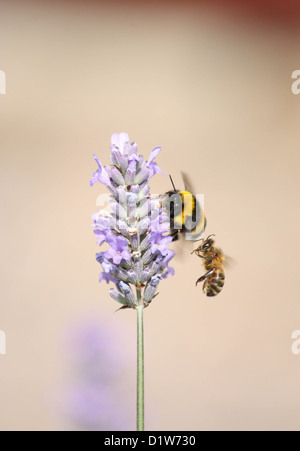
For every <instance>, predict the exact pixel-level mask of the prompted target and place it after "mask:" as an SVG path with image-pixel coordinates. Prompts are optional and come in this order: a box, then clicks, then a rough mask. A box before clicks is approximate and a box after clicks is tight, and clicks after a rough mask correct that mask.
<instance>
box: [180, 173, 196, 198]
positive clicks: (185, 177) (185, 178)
mask: <svg viewBox="0 0 300 451" xmlns="http://www.w3.org/2000/svg"><path fill="white" fill-rule="evenodd" d="M181 176H182V180H183V183H184V187H185V189H186V191H189V192H190V193H193V194H194V193H195V190H194V187H193V185H192V183H191V181H190V179H189V176H188V175H187V174H186V172H183V171H181Z"/></svg>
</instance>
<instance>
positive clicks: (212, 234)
mask: <svg viewBox="0 0 300 451" xmlns="http://www.w3.org/2000/svg"><path fill="white" fill-rule="evenodd" d="M211 236H216V235H215V234H214V233H211V234H210V235H208V237H207V238H206V239H207V240H208V238H210V237H211Z"/></svg>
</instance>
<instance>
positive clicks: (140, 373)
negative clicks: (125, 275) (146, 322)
mask: <svg viewBox="0 0 300 451" xmlns="http://www.w3.org/2000/svg"><path fill="white" fill-rule="evenodd" d="M136 291H137V307H136V310H137V431H143V430H144V328H143V309H144V305H143V302H142V299H141V291H140V290H138V289H137V290H136Z"/></svg>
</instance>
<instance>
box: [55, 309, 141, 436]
mask: <svg viewBox="0 0 300 451" xmlns="http://www.w3.org/2000/svg"><path fill="white" fill-rule="evenodd" d="M125 335H126V337H127V339H128V336H127V334H126V329H124V327H122V325H120V324H115V320H114V324H109V325H108V324H106V323H104V322H103V321H98V320H97V319H94V318H91V319H85V320H84V321H82V320H80V322H79V323H78V322H76V323H75V324H72V325H71V326H69V327H68V328H67V330H66V331H65V341H66V346H65V348H64V362H65V365H67V370H68V371H67V375H68V379H67V383H66V384H65V386H64V387H63V388H62V389H60V390H59V393H57V394H56V398H57V403H58V404H59V409H60V411H61V412H62V413H63V415H64V417H65V418H66V419H67V420H68V423H70V425H71V427H72V429H75V430H87V431H100V430H104V431H108V430H112V431H113V430H115V431H118V430H128V429H130V427H131V424H132V421H133V418H132V417H133V415H134V410H132V411H131V409H134V406H133V404H132V403H129V401H128V395H127V386H128V383H129V380H128V378H129V366H130V363H131V354H130V353H129V351H127V349H124V347H123V346H121V343H122V341H124V336H125ZM120 375H121V377H120ZM120 382H121V383H120ZM131 404H132V405H131Z"/></svg>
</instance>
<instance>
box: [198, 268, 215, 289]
mask: <svg viewBox="0 0 300 451" xmlns="http://www.w3.org/2000/svg"><path fill="white" fill-rule="evenodd" d="M214 270H215V268H213V269H210V270H209V271H208V272H207V273H206V274H204V275H203V276H201V277H199V279H198V280H196V286H197V285H198V283H200V282H203V280H205V279H206V278H207V277H209V276H210V275H211V274H212V273H213V272H214Z"/></svg>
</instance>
